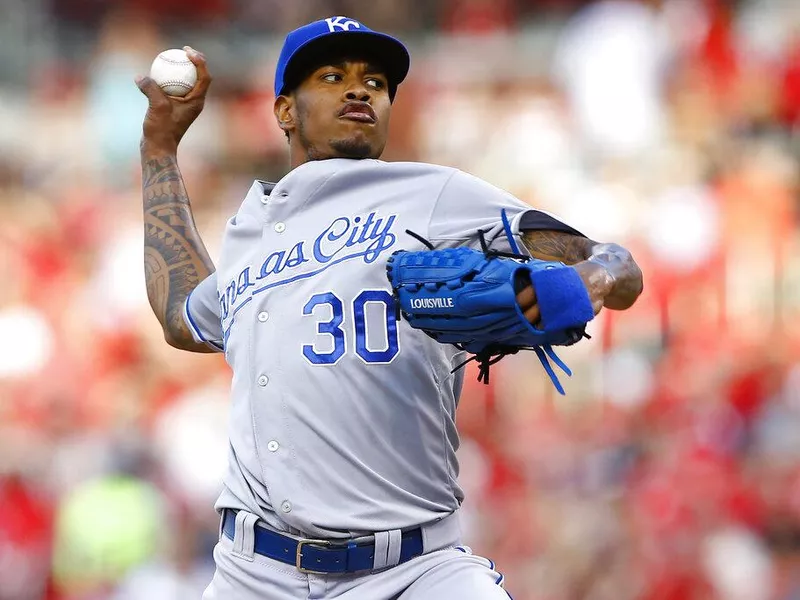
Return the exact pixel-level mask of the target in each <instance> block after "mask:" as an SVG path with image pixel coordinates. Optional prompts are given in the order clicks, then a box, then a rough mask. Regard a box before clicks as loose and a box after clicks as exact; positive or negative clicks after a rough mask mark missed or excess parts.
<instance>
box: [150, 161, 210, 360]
mask: <svg viewBox="0 0 800 600" xmlns="http://www.w3.org/2000/svg"><path fill="white" fill-rule="evenodd" d="M142 197H143V201H144V272H145V278H146V283H147V297H148V299H149V301H150V306H151V307H152V309H153V312H154V313H155V315H156V317H157V318H158V320H159V322H160V323H161V326H162V328H163V330H164V337H165V338H166V340H167V341H168V342H169V343H170V344H171V345H172V346H175V347H177V348H183V349H186V350H192V351H195V352H211V350H210V349H209V348H207V347H206V346H204V345H202V344H197V343H196V342H195V341H194V339H193V338H192V334H191V332H190V331H189V329H188V327H187V326H186V323H185V322H184V320H183V304H184V302H185V300H186V297H187V296H188V295H189V293H190V292H191V291H192V290H193V289H194V288H195V287H197V285H198V284H199V283H200V282H201V281H202V280H203V279H205V278H206V277H208V275H209V274H211V273H212V272H213V271H214V265H213V263H212V262H211V258H210V257H209V255H208V252H207V251H206V248H205V246H204V245H203V242H202V240H201V239H200V235H199V233H198V231H197V227H196V226H195V223H194V217H193V216H192V209H191V206H190V204H189V196H188V194H187V193H186V187H185V186H184V183H183V178H182V177H181V173H180V170H179V169H178V162H177V158H176V156H175V154H174V153H172V152H159V151H154V150H151V149H149V148H147V147H146V145H143V146H142Z"/></svg>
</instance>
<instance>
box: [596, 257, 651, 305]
mask: <svg viewBox="0 0 800 600" xmlns="http://www.w3.org/2000/svg"><path fill="white" fill-rule="evenodd" d="M619 283H620V284H621V285H617V286H616V289H615V290H614V293H612V294H611V295H609V296H608V297H606V301H605V302H604V303H603V306H605V308H610V309H611V310H627V309H629V308H630V307H631V306H633V305H634V304H635V303H636V300H638V299H639V296H641V295H642V292H643V291H644V277H643V275H642V270H641V269H640V268H639V265H637V264H636V263H635V262H632V264H631V268H630V270H629V274H628V276H627V277H625V279H624V280H622V281H621V282H619Z"/></svg>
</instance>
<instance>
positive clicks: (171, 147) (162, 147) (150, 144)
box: [139, 137, 178, 160]
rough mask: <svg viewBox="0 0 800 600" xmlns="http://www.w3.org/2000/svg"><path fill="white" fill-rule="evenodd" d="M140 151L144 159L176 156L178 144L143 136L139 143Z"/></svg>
mask: <svg viewBox="0 0 800 600" xmlns="http://www.w3.org/2000/svg"><path fill="white" fill-rule="evenodd" d="M139 152H140V154H141V156H142V160H152V159H154V158H167V157H175V156H177V154H178V144H176V143H173V142H168V141H157V140H153V139H149V138H145V137H143V138H142V141H141V142H140V143H139Z"/></svg>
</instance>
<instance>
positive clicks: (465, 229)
mask: <svg viewBox="0 0 800 600" xmlns="http://www.w3.org/2000/svg"><path fill="white" fill-rule="evenodd" d="M503 210H505V214H506V217H507V219H508V224H509V229H510V233H511V235H512V236H513V238H514V241H515V244H516V246H517V247H518V248H522V247H523V246H522V240H521V234H522V232H524V231H534V230H554V231H563V232H565V233H570V234H573V235H579V236H582V237H585V236H583V234H582V233H580V232H579V231H577V230H576V229H574V228H572V227H570V226H569V225H567V224H566V223H564V222H563V221H562V220H561V219H559V218H558V217H556V216H554V215H551V214H549V213H547V212H544V211H540V210H537V209H535V208H533V207H531V206H530V205H528V204H526V203H525V202H523V201H522V200H520V199H519V198H516V197H515V196H513V195H512V194H509V193H508V192H506V191H504V190H501V189H500V188H498V187H495V186H493V185H492V184H490V183H487V182H485V181H483V180H482V179H479V178H477V177H475V176H473V175H469V174H468V173H464V172H463V171H455V172H454V174H453V175H452V176H451V177H450V179H449V180H448V181H447V183H445V185H444V187H443V188H442V191H441V193H440V194H439V198H438V199H437V201H436V205H435V207H434V209H433V213H432V214H431V220H430V223H429V225H428V239H430V241H431V242H432V243H433V244H434V245H435V246H437V247H438V246H443V247H448V246H458V245H464V244H467V245H469V246H472V247H479V244H480V241H479V239H480V238H479V235H478V231H479V230H482V231H483V232H484V235H485V237H486V241H487V242H490V243H491V248H492V249H494V250H502V251H504V252H509V251H512V250H513V248H512V247H511V244H510V242H509V239H508V235H507V233H506V228H505V227H504V225H503V217H502V213H503Z"/></svg>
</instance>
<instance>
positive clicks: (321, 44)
mask: <svg viewBox="0 0 800 600" xmlns="http://www.w3.org/2000/svg"><path fill="white" fill-rule="evenodd" d="M342 56H351V57H359V58H364V59H365V60H368V61H374V62H375V63H377V65H378V66H380V67H381V68H382V69H383V70H384V72H385V74H386V78H387V79H388V80H389V87H390V95H391V96H392V98H393V97H394V93H395V91H396V90H397V86H398V85H400V83H402V82H403V80H404V79H405V78H406V75H408V69H409V67H410V64H411V59H410V57H409V55H408V50H406V47H405V46H404V45H403V44H402V43H401V42H400V41H398V40H396V39H395V38H393V37H392V36H390V35H386V34H383V33H379V32H376V31H342V32H339V33H336V34H335V35H324V36H320V37H316V38H313V39H311V40H309V41H307V42H306V43H305V44H303V45H302V46H300V47H299V48H298V49H297V50H296V51H295V53H294V55H293V56H292V59H291V61H289V63H288V64H287V65H286V70H285V73H284V77H283V80H284V85H283V88H282V89H281V91H280V93H281V94H285V93H288V92H290V91H291V90H292V89H294V88H295V87H297V85H299V84H300V83H301V80H302V78H304V77H306V76H307V75H308V73H309V72H310V71H311V70H313V69H314V68H316V67H317V66H320V65H322V64H324V63H325V62H326V61H327V60H330V59H333V58H337V57H342Z"/></svg>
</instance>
